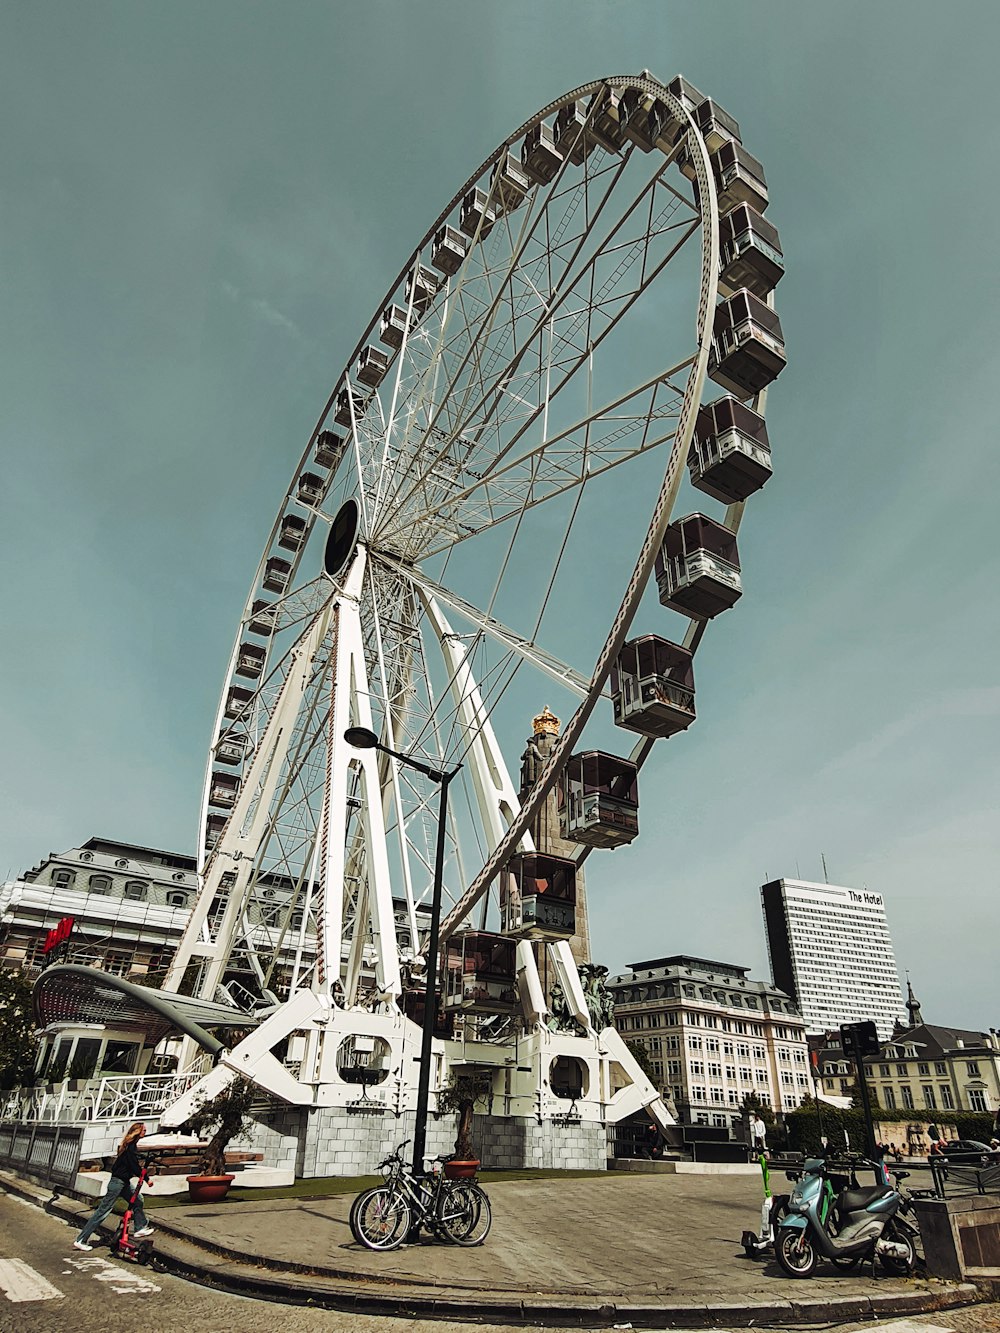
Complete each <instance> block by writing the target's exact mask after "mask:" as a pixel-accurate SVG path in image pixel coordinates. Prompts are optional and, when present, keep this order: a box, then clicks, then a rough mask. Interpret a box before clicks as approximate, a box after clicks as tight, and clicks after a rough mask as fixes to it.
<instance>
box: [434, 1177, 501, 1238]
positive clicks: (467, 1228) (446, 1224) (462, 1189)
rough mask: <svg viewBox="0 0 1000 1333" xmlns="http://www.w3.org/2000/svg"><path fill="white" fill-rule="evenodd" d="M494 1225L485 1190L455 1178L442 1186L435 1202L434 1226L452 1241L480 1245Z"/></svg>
mask: <svg viewBox="0 0 1000 1333" xmlns="http://www.w3.org/2000/svg"><path fill="white" fill-rule="evenodd" d="M492 1225H493V1210H492V1208H491V1207H490V1201H489V1198H488V1196H487V1194H486V1192H485V1191H484V1190H483V1189H482V1188H481V1187H480V1186H479V1185H476V1184H473V1183H471V1182H469V1181H456V1182H455V1184H453V1185H452V1186H451V1187H450V1188H449V1189H445V1190H442V1192H441V1197H440V1199H439V1200H438V1206H437V1229H438V1232H439V1233H440V1235H441V1237H442V1238H443V1239H444V1240H446V1241H448V1243H449V1244H451V1245H482V1243H483V1241H484V1240H485V1239H486V1237H487V1236H488V1235H489V1232H490V1227H491V1226H492Z"/></svg>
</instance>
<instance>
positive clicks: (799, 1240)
mask: <svg viewBox="0 0 1000 1333" xmlns="http://www.w3.org/2000/svg"><path fill="white" fill-rule="evenodd" d="M774 1250H775V1254H776V1255H777V1257H778V1263H779V1264H780V1265H781V1267H782V1269H783V1270H784V1271H785V1273H787V1275H788V1276H789V1277H812V1275H813V1273H815V1271H816V1264H817V1262H818V1257H817V1254H816V1247H815V1245H813V1243H812V1241H811V1240H810V1239H809V1237H808V1236H807V1235H806V1233H805V1232H804V1231H800V1230H799V1228H798V1227H796V1228H795V1229H794V1230H788V1231H781V1232H779V1233H778V1240H777V1243H776V1245H775V1247H774Z"/></svg>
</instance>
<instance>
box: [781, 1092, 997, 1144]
mask: <svg viewBox="0 0 1000 1333" xmlns="http://www.w3.org/2000/svg"><path fill="white" fill-rule="evenodd" d="M822 1112H823V1133H824V1134H825V1135H826V1136H827V1138H828V1139H829V1141H830V1143H831V1144H834V1145H835V1146H840V1145H842V1144H843V1142H844V1130H845V1129H846V1130H847V1133H848V1135H849V1136H850V1140H851V1147H852V1148H854V1149H856V1150H863V1149H864V1145H865V1114H864V1111H862V1110H861V1109H860V1108H859V1107H853V1106H852V1107H850V1108H849V1109H847V1110H840V1109H839V1108H838V1107H835V1106H823V1108H822ZM872 1119H873V1120H874V1122H875V1132H876V1135H878V1136H880V1137H881V1138H882V1140H883V1142H888V1143H897V1144H899V1145H900V1146H901V1147H904V1148H905V1145H906V1141H907V1136H906V1127H907V1125H920V1126H921V1132H923V1127H924V1126H925V1125H931V1124H934V1125H938V1126H941V1125H953V1126H954V1127H955V1130H956V1131H957V1137H958V1138H961V1139H978V1140H979V1141H980V1142H981V1143H989V1141H990V1139H991V1138H992V1136H993V1115H992V1113H991V1112H988V1111H940V1112H937V1111H932V1112H928V1111H926V1110H920V1111H915V1112H914V1113H913V1114H912V1115H910V1116H906V1117H904V1118H902V1119H901V1118H900V1117H899V1115H898V1112H887V1111H884V1110H883V1111H878V1110H874V1109H873V1113H872ZM784 1120H785V1131H786V1134H787V1138H788V1147H789V1148H790V1149H792V1150H793V1151H795V1152H804V1153H806V1154H810V1153H813V1154H814V1153H818V1152H819V1151H820V1150H821V1144H820V1128H819V1120H818V1117H817V1114H816V1106H815V1103H814V1104H813V1105H812V1106H804V1107H801V1108H800V1109H799V1110H797V1111H788V1112H786V1113H785V1117H784Z"/></svg>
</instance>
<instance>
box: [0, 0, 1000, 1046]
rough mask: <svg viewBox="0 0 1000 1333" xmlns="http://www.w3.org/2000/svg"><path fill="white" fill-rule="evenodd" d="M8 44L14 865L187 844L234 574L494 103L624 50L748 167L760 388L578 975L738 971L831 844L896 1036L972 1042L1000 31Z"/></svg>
mask: <svg viewBox="0 0 1000 1333" xmlns="http://www.w3.org/2000/svg"><path fill="white" fill-rule="evenodd" d="M4 26H5V38H4V42H3V44H2V47H0V110H2V113H3V123H4V124H5V126H6V127H7V132H6V133H5V134H4V136H3V139H2V142H0V273H2V275H3V277H2V281H3V288H4V292H3V301H2V305H0V444H2V450H3V471H4V481H3V486H2V488H0V540H2V542H3V545H4V548H5V558H4V561H3V567H4V568H5V569H6V570H7V579H6V582H5V585H4V592H3V599H2V601H3V620H4V631H5V632H4V649H3V652H2V654H0V719H2V727H0V734H2V738H3V756H4V763H3V769H2V784H3V799H2V801H0V862H2V864H0V871H3V872H4V877H7V875H8V874H10V875H16V874H17V873H18V872H19V871H21V870H23V869H26V868H27V867H28V866H30V865H31V864H33V863H34V862H35V861H37V860H38V859H39V858H40V857H42V856H44V855H45V854H46V853H48V852H49V851H52V850H60V849H64V848H67V847H70V846H74V845H78V844H79V843H80V842H82V841H83V840H84V839H86V838H87V837H89V836H92V835H95V834H97V835H101V836H105V837H114V838H120V839H122V840H123V841H128V842H134V843H140V844H143V843H144V844H149V845H153V846H159V847H165V848H171V849H175V850H182V851H191V850H193V846H194V842H195V837H196V823H197V806H198V798H199V792H200V784H201V779H202V773H203V768H204V756H205V752H206V747H207V744H208V741H209V738H210V732H211V728H212V722H213V718H214V710H215V706H216V701H217V698H218V692H219V689H220V687H221V682H222V676H223V673H224V670H225V665H226V661H227V658H228V653H229V648H230V644H231V638H232V634H233V631H234V627H235V624H236V621H237V620H238V617H239V615H240V612H241V609H242V603H243V598H244V596H245V594H246V588H247V585H248V584H249V581H250V579H251V577H252V574H253V571H254V568H255V567H256V562H257V559H258V556H259V553H260V548H261V545H262V543H263V541H264V538H265V536H266V534H267V530H268V529H269V526H270V523H271V521H272V519H273V516H274V512H275V509H276V507H277V505H278V502H279V501H280V499H281V496H282V494H283V492H284V488H285V487H286V485H287V484H288V478H289V475H290V473H291V469H292V468H293V467H294V465H295V462H296V460H297V459H298V457H299V454H300V453H301V451H302V449H303V447H304V445H305V443H306V441H307V440H308V437H309V433H310V431H311V430H312V427H313V425H314V423H315V420H316V417H317V415H318V413H319V410H320V408H321V406H322V404H323V403H324V402H325V400H326V397H327V395H328V393H329V391H330V388H331V387H332V384H333V382H334V379H335V378H336V376H337V375H338V373H339V371H340V370H341V369H342V368H343V365H344V362H345V360H346V358H347V357H348V356H349V355H350V353H351V351H352V349H353V347H354V346H355V344H356V342H357V340H358V338H359V337H360V334H361V332H362V331H363V329H364V327H365V326H366V324H367V321H368V319H369V317H370V316H371V313H372V311H373V309H374V308H375V306H376V304H377V303H378V302H379V301H380V299H381V297H382V296H383V294H384V292H385V291H386V288H387V286H388V284H389V282H390V281H391V280H392V278H393V277H394V275H395V274H396V273H397V271H398V270H399V269H400V267H401V266H402V264H403V263H404V261H405V260H406V257H407V254H408V252H409V251H410V250H411V249H412V247H413V246H414V245H415V244H416V242H417V241H418V240H419V239H420V237H421V235H422V234H423V232H424V230H425V229H426V227H427V226H429V225H430V223H431V221H432V220H433V219H434V217H435V216H436V215H437V213H438V212H439V211H440V209H441V208H442V207H443V206H444V204H445V203H446V201H447V200H448V199H449V198H450V197H451V196H452V194H453V193H454V191H455V190H456V189H457V188H458V186H459V185H460V184H461V182H462V181H463V180H464V179H465V178H466V176H467V175H468V174H469V172H470V171H472V170H473V169H474V167H475V166H476V165H477V164H478V163H479V162H480V161H481V160H482V159H483V158H485V157H486V156H487V155H488V154H489V153H490V152H491V151H492V150H493V148H494V147H495V146H496V145H497V144H499V143H500V142H501V141H502V140H503V139H504V138H505V137H506V136H507V135H508V134H511V133H512V132H513V130H514V129H515V128H516V127H517V126H518V125H519V124H521V123H522V122H523V121H525V120H527V119H528V118H529V117H530V116H531V115H532V113H533V112H534V111H536V110H537V109H538V108H539V107H541V106H543V105H545V104H546V103H548V102H550V101H552V100H554V99H555V98H557V97H558V96H559V95H560V94H561V93H563V92H565V91H566V90H568V89H570V88H572V87H575V86H576V85H578V84H581V83H583V82H586V81H587V80H589V79H593V78H599V77H602V76H605V75H611V74H617V73H626V72H638V71H639V70H641V69H643V68H644V67H648V68H649V69H650V70H651V71H652V72H653V73H654V74H655V75H656V76H658V77H660V78H662V79H664V80H668V79H669V78H671V77H672V76H673V75H674V74H676V73H683V74H685V75H686V76H687V77H688V78H689V79H691V80H692V82H694V83H695V84H696V85H697V86H698V87H699V88H701V89H702V90H703V91H705V92H707V93H709V94H710V95H712V96H713V97H715V98H716V99H717V100H718V101H719V102H720V103H721V104H722V105H723V106H724V107H726V108H727V109H728V110H730V111H731V112H732V113H733V114H734V115H736V116H737V118H738V119H739V121H740V123H741V125H742V127H743V137H744V142H745V143H746V144H747V146H748V147H749V148H750V150H751V151H752V152H753V153H754V154H755V155H756V156H758V157H759V158H761V159H762V160H763V162H764V163H765V166H766V169H767V175H768V182H769V185H770V189H771V199H772V205H771V210H770V212H769V217H770V218H771V219H772V220H773V221H774V222H775V223H776V224H777V225H778V227H779V229H780V232H781V237H782V242H783V247H784V252H785V260H786V267H787V274H786V277H785V278H784V280H783V282H782V284H781V286H780V288H779V289H778V295H777V305H778V309H779V313H780V316H781V320H782V325H783V328H784V332H785V337H786V341H787V345H788V355H789V365H788V368H787V370H786V371H785V372H784V374H783V375H782V377H781V379H780V380H779V381H778V384H777V385H776V386H775V388H774V390H773V392H772V395H771V397H770V401H769V403H768V427H769V433H770V437H771V443H772V448H773V451H774V462H775V475H774V477H773V479H772V480H771V481H770V482H769V483H768V485H767V487H766V489H765V490H764V491H763V492H762V493H761V494H760V496H758V497H756V498H755V502H754V504H753V507H752V510H751V509H750V508H749V507H748V514H747V519H746V521H745V523H744V526H743V528H742V529H741V532H740V553H741V557H742V563H743V574H744V590H745V591H744V596H743V599H742V600H741V602H740V603H739V605H738V606H737V608H735V609H734V610H733V611H732V612H729V613H727V615H726V616H725V617H722V618H720V620H719V621H717V622H716V623H714V624H713V625H712V626H711V628H710V633H709V634H708V635H706V638H705V642H704V644H703V645H702V647H701V649H700V650H699V654H698V661H697V671H698V709H699V719H698V722H697V723H696V725H695V726H694V727H693V728H692V729H691V730H690V731H689V732H688V733H686V734H685V735H684V736H682V737H679V738H676V739H675V740H673V741H671V743H670V745H669V747H659V748H658V749H657V750H656V751H655V752H654V755H653V757H652V759H651V760H650V762H649V764H648V765H647V767H646V768H645V769H644V770H643V774H642V815H641V820H642V835H641V836H640V838H639V839H638V841H637V842H636V843H635V844H633V845H632V846H631V847H630V848H628V849H621V850H619V851H617V852H616V853H615V854H614V855H613V856H612V855H610V854H604V855H603V856H592V857H591V858H590V860H589V861H588V865H587V878H588V895H589V908H590V917H591V929H592V934H593V937H594V954H595V957H597V958H600V959H603V960H604V961H605V962H606V963H607V964H608V965H609V966H610V967H612V969H613V970H619V969H621V968H623V967H624V966H625V964H626V963H627V962H630V961H633V960H636V959H639V958H647V957H651V956H658V955H661V954H663V955H666V954H673V953H690V954H695V955H700V956H705V957H711V958H722V959H725V960H729V961H733V962H737V963H741V964H744V965H749V966H751V967H752V968H753V974H754V975H755V976H765V975H767V971H768V966H767V955H766V946H765V942H764V937H763V927H762V922H761V911H760V901H759V886H760V884H762V883H763V882H765V881H766V880H768V879H773V878H777V877H779V876H790V877H796V878H803V879H813V880H822V879H823V877H824V871H823V864H822V860H821V857H824V856H825V860H826V867H827V873H828V876H829V879H830V881H831V882H832V883H838V884H846V885H851V886H867V887H868V888H869V889H872V890H876V891H878V892H881V893H883V894H884V895H885V900H886V907H887V912H888V918H889V925H890V930H891V933H892V937H893V941H894V944H895V949H896V955H897V960H898V962H899V965H900V968H901V970H903V969H908V970H909V973H910V977H911V980H912V982H913V985H914V989H915V990H916V992H917V995H918V997H919V998H920V1000H921V1001H922V1004H923V1014H924V1017H925V1019H926V1020H927V1021H930V1022H940V1023H945V1024H954V1025H960V1026H968V1027H973V1028H977V1029H985V1028H987V1027H989V1026H991V1025H992V1026H1000V1004H998V994H997V981H996V976H997V968H996V940H997V936H998V930H997V928H998V924H1000V921H998V917H1000V908H998V901H1000V897H998V892H997V889H998V882H997V881H998V871H997V866H998V854H1000V820H998V816H997V811H998V796H1000V791H998V787H1000V783H998V776H997V772H998V769H997V753H998V741H1000V681H998V677H997V669H996V663H997V661H998V659H1000V617H998V615H997V596H996V584H997V576H998V573H1000V553H998V548H997V542H996V528H997V525H996V518H995V495H996V493H997V489H998V485H1000V450H998V449H997V443H996V427H995V425H991V424H990V423H991V422H992V420H993V417H992V409H991V408H990V404H991V402H992V398H991V396H990V395H991V393H992V392H994V391H995V385H996V384H997V382H998V379H1000V376H998V370H1000V367H998V360H1000V336H998V335H1000V328H998V314H997V309H998V305H997V299H996V296H997V292H998V290H1000V281H998V278H1000V274H998V271H997V270H998V258H997V255H998V249H997V245H996V231H997V226H996V220H997V216H998V209H1000V184H998V178H997V173H996V171H995V169H994V165H995V152H994V150H993V148H992V141H991V139H990V134H991V126H992V124H993V120H994V118H995V108H994V105H993V104H994V101H995V91H994V90H995V72H994V69H993V61H994V54H995V51H996V50H997V45H998V41H1000V9H998V7H997V6H996V5H995V4H989V3H982V4H980V3H971V2H970V3H959V4H956V5H953V6H948V7H943V6H940V5H935V4H925V3H922V2H921V0H907V3H902V2H900V3H882V4H878V5H871V4H869V3H864V4H854V3H829V4H823V5H819V4H802V3H774V2H773V0H759V2H758V3H757V4H755V5H753V6H747V5H745V4H740V5H735V4H728V3H712V4H707V5H706V4H687V3H684V4H681V3H672V2H667V0H655V2H654V3H644V2H641V0H604V2H603V3H595V2H594V0H544V3H538V2H537V0H532V2H531V3H520V0H508V2H507V3H496V4H484V3H478V2H477V0H472V2H469V0H466V2H465V3H443V2H442V0H433V2H430V0H427V2H425V3H420V4H404V3H401V2H400V3H380V2H379V0H368V2H367V3H366V4H365V5H352V4H334V3H304V2H302V0H289V2H288V3H283V4H280V5H279V4H276V3H274V4H260V3H245V2H243V0H241V2H240V3H235V2H234V0H214V3H213V4H211V5H204V4H201V3H186V2H185V0H173V3H171V4H170V5H153V4H148V3H139V4H136V3H131V2H130V3H122V4H109V3H101V2H100V0H94V2H92V3H90V4H88V5H86V6H70V5H47V6H43V5H34V4H30V3H27V0H12V3H9V4H8V5H7V7H6V11H5V25H4ZM692 314H693V312H685V313H684V316H683V317H684V318H687V319H690V318H692ZM544 702H546V700H545V699H541V698H540V699H539V700H538V707H541V705H542V704H543V703H544ZM527 732H528V718H527V717H526V718H525V729H524V731H523V732H522V736H523V735H526V734H527ZM661 749H662V751H663V753H662V754H661V753H660V750H661ZM519 753H520V747H518V749H517V750H516V751H515V752H514V753H511V754H510V755H509V756H508V759H509V764H510V766H511V767H512V768H513V769H514V770H515V772H516V766H517V758H518V755H519Z"/></svg>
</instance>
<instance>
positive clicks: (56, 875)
mask: <svg viewBox="0 0 1000 1333" xmlns="http://www.w3.org/2000/svg"><path fill="white" fill-rule="evenodd" d="M75 879H76V876H75V875H74V874H73V872H72V870H54V871H53V872H52V883H53V885H54V886H55V887H56V888H57V889H68V888H71V887H72V884H73V881H74V880H75Z"/></svg>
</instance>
